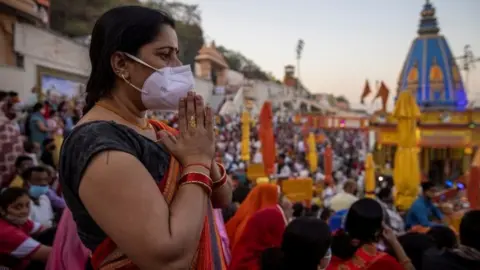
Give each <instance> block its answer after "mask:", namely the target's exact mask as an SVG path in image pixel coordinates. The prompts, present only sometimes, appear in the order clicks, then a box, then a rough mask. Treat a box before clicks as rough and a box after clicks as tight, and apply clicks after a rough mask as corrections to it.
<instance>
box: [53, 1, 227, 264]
mask: <svg viewBox="0 0 480 270" xmlns="http://www.w3.org/2000/svg"><path fill="white" fill-rule="evenodd" d="M174 28H175V24H174V22H173V20H172V19H171V18H170V17H169V16H168V15H166V14H165V13H162V12H160V11H158V10H153V9H148V8H145V7H140V6H123V7H118V8H114V9H112V10H110V11H108V12H106V13H105V14H103V15H102V16H101V17H100V19H99V20H98V21H97V22H96V24H95V27H94V29H93V32H92V39H91V45H90V61H91V67H92V70H91V75H90V78H89V81H88V83H87V87H86V92H87V95H86V107H85V108H84V112H85V113H84V116H83V117H82V119H81V120H80V121H79V123H78V124H77V126H76V127H75V128H74V130H73V131H72V132H71V134H70V135H69V136H68V137H67V138H66V139H65V141H64V143H63V146H62V152H61V159H60V166H59V178H60V181H61V184H62V190H63V194H64V196H65V200H66V202H67V204H68V206H69V209H70V210H71V212H72V215H73V219H74V220H75V223H76V226H77V230H78V235H79V236H80V240H81V241H82V243H83V244H84V245H85V247H86V248H88V249H89V250H91V251H92V257H91V264H92V266H93V268H94V269H102V270H107V269H117V270H118V269H121V270H126V269H128V270H130V269H142V270H143V269H147V270H149V269H151V270H154V269H155V270H156V269H165V270H168V269H201V270H222V269H226V264H225V261H224V258H223V254H222V246H221V242H220V238H219V236H218V231H217V228H216V226H215V220H214V216H213V207H224V206H226V205H228V204H229V202H230V200H231V194H232V191H231V184H230V182H229V180H228V179H227V177H226V175H225V170H224V169H223V167H222V166H221V165H219V164H217V163H215V162H213V160H214V158H215V144H214V130H213V123H212V122H213V115H212V110H211V109H210V108H209V107H206V106H204V102H203V100H202V97H201V96H199V95H195V93H193V92H189V91H191V90H192V89H193V88H194V77H193V74H192V71H191V68H190V66H182V64H181V62H180V61H179V59H178V57H177V55H178V50H179V48H178V39H177V35H176V32H175V30H174ZM176 109H178V126H179V130H178V134H177V131H176V130H172V129H170V128H168V127H167V126H165V125H162V124H161V123H158V122H154V123H149V122H148V120H147V119H146V118H145V111H146V110H176Z"/></svg>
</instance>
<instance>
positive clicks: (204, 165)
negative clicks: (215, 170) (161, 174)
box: [183, 163, 212, 171]
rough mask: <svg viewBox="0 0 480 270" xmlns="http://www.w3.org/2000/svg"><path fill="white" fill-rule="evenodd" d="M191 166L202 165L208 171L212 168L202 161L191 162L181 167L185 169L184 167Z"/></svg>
mask: <svg viewBox="0 0 480 270" xmlns="http://www.w3.org/2000/svg"><path fill="white" fill-rule="evenodd" d="M192 166H200V167H204V168H205V169H207V170H208V171H210V170H211V169H212V166H208V165H207V164H204V163H191V164H187V165H186V166H184V167H183V169H184V170H185V169H186V168H188V167H192Z"/></svg>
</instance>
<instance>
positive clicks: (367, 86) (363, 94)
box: [360, 80, 372, 104]
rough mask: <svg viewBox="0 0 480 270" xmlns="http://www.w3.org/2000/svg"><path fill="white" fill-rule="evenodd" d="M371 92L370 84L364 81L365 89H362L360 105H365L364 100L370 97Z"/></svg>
mask: <svg viewBox="0 0 480 270" xmlns="http://www.w3.org/2000/svg"><path fill="white" fill-rule="evenodd" d="M371 92H372V90H371V89H370V83H368V80H365V87H363V93H362V96H361V97H360V103H362V104H364V103H365V100H364V99H365V98H366V97H367V96H368V95H370V93H371Z"/></svg>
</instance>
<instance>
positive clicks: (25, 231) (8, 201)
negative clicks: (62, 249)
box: [0, 187, 51, 270]
mask: <svg viewBox="0 0 480 270" xmlns="http://www.w3.org/2000/svg"><path fill="white" fill-rule="evenodd" d="M29 212H30V197H29V195H28V193H27V191H26V190H24V189H22V188H16V187H14V188H7V189H6V190H4V191H3V192H1V193H0V268H1V269H19V270H22V269H26V268H27V267H29V265H30V264H31V263H32V261H38V262H40V263H41V264H45V263H46V262H47V260H48V257H49V255H50V250H51V248H50V247H49V246H45V245H42V244H41V243H40V242H38V241H37V240H35V239H33V238H32V236H34V235H38V234H39V233H41V232H42V230H43V229H44V228H43V227H42V225H41V224H39V223H37V222H34V221H32V220H30V219H29V218H28V217H29ZM2 267H4V268H2ZM30 269H35V268H30ZM37 269H43V268H37Z"/></svg>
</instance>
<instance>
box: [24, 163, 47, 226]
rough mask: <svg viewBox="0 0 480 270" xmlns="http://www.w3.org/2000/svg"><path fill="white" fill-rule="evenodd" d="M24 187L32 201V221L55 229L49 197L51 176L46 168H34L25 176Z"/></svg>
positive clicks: (26, 172)
mask: <svg viewBox="0 0 480 270" xmlns="http://www.w3.org/2000/svg"><path fill="white" fill-rule="evenodd" d="M22 178H23V179H24V187H25V189H26V190H28V194H29V195H30V198H31V200H32V202H31V207H30V208H31V209H30V219H31V220H33V221H35V222H38V223H40V224H42V226H44V227H45V228H51V227H53V220H54V212H53V208H52V203H51V202H50V199H49V198H48V196H47V193H48V189H49V186H48V183H49V180H50V179H49V175H48V171H47V169H46V168H45V167H42V166H34V167H31V168H28V169H27V170H26V171H25V172H24V173H23V174H22Z"/></svg>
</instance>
